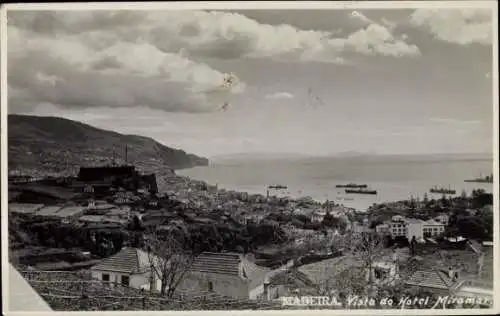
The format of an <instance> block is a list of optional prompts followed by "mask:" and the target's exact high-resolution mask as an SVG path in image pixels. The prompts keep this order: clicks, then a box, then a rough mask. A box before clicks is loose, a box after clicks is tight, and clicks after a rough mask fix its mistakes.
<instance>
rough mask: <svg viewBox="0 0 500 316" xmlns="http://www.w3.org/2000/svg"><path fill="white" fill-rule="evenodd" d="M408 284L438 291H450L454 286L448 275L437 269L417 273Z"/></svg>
mask: <svg viewBox="0 0 500 316" xmlns="http://www.w3.org/2000/svg"><path fill="white" fill-rule="evenodd" d="M406 284H409V285H417V286H424V287H431V288H437V289H450V288H451V286H452V285H453V284H452V282H451V280H450V279H449V277H448V276H447V275H446V273H444V272H442V271H440V270H437V269H429V270H419V271H416V272H415V273H414V274H413V275H412V276H411V278H410V279H409V280H408V281H406Z"/></svg>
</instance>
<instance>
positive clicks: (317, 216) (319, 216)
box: [311, 211, 326, 223]
mask: <svg viewBox="0 0 500 316" xmlns="http://www.w3.org/2000/svg"><path fill="white" fill-rule="evenodd" d="M325 215H326V212H324V211H314V212H312V214H311V222H313V223H320V222H322V221H323V218H325Z"/></svg>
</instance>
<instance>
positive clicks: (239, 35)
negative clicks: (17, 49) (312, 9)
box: [13, 10, 414, 62]
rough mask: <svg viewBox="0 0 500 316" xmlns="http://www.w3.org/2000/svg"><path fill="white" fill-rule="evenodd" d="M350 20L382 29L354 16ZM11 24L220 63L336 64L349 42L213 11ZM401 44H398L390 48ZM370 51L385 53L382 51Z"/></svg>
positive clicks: (74, 15)
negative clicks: (304, 61) (149, 46)
mask: <svg viewBox="0 0 500 316" xmlns="http://www.w3.org/2000/svg"><path fill="white" fill-rule="evenodd" d="M351 16H352V17H353V18H356V19H361V20H363V21H365V22H367V23H368V24H370V25H377V27H378V28H379V29H381V28H383V26H381V25H378V24H376V23H375V22H373V21H372V20H370V19H368V18H367V17H366V16H364V15H363V14H361V13H359V12H357V11H354V12H352V13H351ZM13 23H14V24H15V25H18V24H19V25H22V26H23V27H25V28H28V29H30V30H34V31H37V32H42V33H50V34H57V33H59V34H61V33H62V34H75V33H78V34H87V35H88V36H86V37H85V38H86V39H87V40H88V41H91V42H93V45H94V46H99V45H100V46H101V47H103V46H106V45H110V44H111V43H112V42H114V41H117V40H122V41H131V42H136V41H138V40H141V41H147V42H148V43H150V44H152V45H154V46H156V47H158V48H159V49H160V50H162V51H165V52H174V53H179V51H181V50H182V51H183V52H184V54H187V55H188V56H191V57H212V58H221V59H236V58H245V57H246V58H273V57H275V58H281V57H288V58H289V59H291V60H302V59H301V58H302V57H303V56H307V58H306V59H307V60H314V56H315V55H316V54H317V55H318V59H319V60H320V61H323V62H324V61H327V60H329V61H332V62H335V61H339V57H340V53H341V52H342V45H338V43H339V42H343V41H346V40H347V38H342V37H337V35H336V34H337V32H335V31H331V32H326V31H317V30H301V29H298V28H296V27H293V26H291V25H286V24H281V25H269V24H262V23H259V22H257V21H255V20H253V19H250V18H247V17H246V16H244V15H243V14H237V13H230V12H217V11H209V12H206V11H187V10H185V11H184V10H181V11H134V12H130V11H119V12H108V11H99V12H92V11H89V12H65V13H61V12H38V13H37V14H36V15H35V16H25V15H23V16H21V17H17V18H16V19H14V21H13ZM367 27H370V26H367ZM371 28H374V26H372V27H371ZM365 40H366V41H367V45H371V44H373V46H374V47H378V46H379V44H380V43H379V41H380V38H379V37H374V38H370V37H366V38H365ZM388 40H389V39H388ZM404 45H405V43H403V42H401V41H400V43H398V45H397V46H395V47H394V49H397V48H398V47H403V46H404ZM374 50H375V52H376V53H379V54H383V55H385V54H386V51H385V50H382V51H377V50H376V48H375V49H374ZM411 50H414V47H411V49H407V48H406V49H403V51H402V54H405V53H408V52H409V51H411ZM325 51H328V52H330V57H331V58H330V59H327V58H325V56H326V55H325V53H324V52H325ZM410 54H411V53H410ZM391 55H397V54H391Z"/></svg>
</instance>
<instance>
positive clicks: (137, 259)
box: [91, 248, 150, 273]
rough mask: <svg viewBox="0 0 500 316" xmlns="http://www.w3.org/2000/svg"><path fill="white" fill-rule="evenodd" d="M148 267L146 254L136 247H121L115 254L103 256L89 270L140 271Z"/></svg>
mask: <svg viewBox="0 0 500 316" xmlns="http://www.w3.org/2000/svg"><path fill="white" fill-rule="evenodd" d="M149 268H150V264H149V258H148V254H147V253H146V252H145V251H142V250H140V249H137V248H122V250H120V251H119V252H118V253H117V254H115V255H113V256H111V257H108V258H105V259H103V260H102V261H101V263H99V264H97V265H95V266H93V267H92V268H91V270H104V271H115V272H124V273H140V272H144V271H147V270H148V269H149Z"/></svg>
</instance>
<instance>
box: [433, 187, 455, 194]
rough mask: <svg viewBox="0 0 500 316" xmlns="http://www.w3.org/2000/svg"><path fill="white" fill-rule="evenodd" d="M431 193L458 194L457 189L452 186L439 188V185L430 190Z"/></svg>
mask: <svg viewBox="0 0 500 316" xmlns="http://www.w3.org/2000/svg"><path fill="white" fill-rule="evenodd" d="M429 192H431V193H437V194H456V193H457V191H456V190H454V189H451V188H438V187H437V186H434V187H433V188H431V189H430V190H429Z"/></svg>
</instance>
